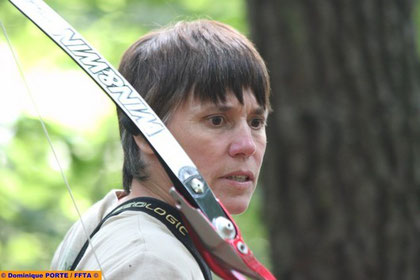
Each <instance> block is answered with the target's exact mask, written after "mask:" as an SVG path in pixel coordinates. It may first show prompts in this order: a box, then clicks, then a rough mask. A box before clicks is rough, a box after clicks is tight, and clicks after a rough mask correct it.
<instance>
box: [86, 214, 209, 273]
mask: <svg viewBox="0 0 420 280" xmlns="http://www.w3.org/2000/svg"><path fill="white" fill-rule="evenodd" d="M92 242H93V244H94V245H95V251H96V254H97V255H98V258H99V260H100V262H101V265H102V269H103V272H104V274H106V275H107V279H108V278H110V279H131V278H130V276H131V275H132V276H133V279H134V277H136V279H138V277H139V275H142V276H143V277H144V278H145V279H166V278H170V279H203V276H202V273H201V270H200V267H199V265H198V264H197V262H196V260H195V259H194V257H193V256H192V255H191V253H190V252H189V251H188V249H187V248H186V247H185V246H184V245H183V244H182V243H181V242H180V241H179V240H178V239H177V238H176V237H175V236H174V235H173V234H172V233H171V232H170V231H169V230H168V229H167V228H166V226H165V225H164V224H163V223H161V222H160V221H158V220H157V219H155V218H153V217H151V216H149V215H148V214H145V213H142V212H133V211H127V212H124V213H121V214H120V215H117V216H114V217H112V218H110V219H109V220H108V221H107V222H106V223H105V224H104V225H103V227H102V228H101V230H100V231H99V232H98V233H97V234H96V235H95V236H94V237H93V239H92ZM93 261H94V258H93V256H91V252H90V250H88V251H87V252H86V255H85V256H84V258H83V259H82V261H81V262H80V267H78V269H79V268H81V269H84V268H86V269H88V268H90V267H92V265H94V264H93V263H92V262H93ZM143 277H141V278H143Z"/></svg>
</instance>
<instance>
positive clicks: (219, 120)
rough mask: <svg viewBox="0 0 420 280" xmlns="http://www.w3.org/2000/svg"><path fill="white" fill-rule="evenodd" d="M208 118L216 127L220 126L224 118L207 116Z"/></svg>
mask: <svg viewBox="0 0 420 280" xmlns="http://www.w3.org/2000/svg"><path fill="white" fill-rule="evenodd" d="M208 120H209V122H210V124H211V125H212V126H216V127H219V126H221V125H222V124H223V123H224V122H225V119H224V117H223V116H211V117H209V118H208Z"/></svg>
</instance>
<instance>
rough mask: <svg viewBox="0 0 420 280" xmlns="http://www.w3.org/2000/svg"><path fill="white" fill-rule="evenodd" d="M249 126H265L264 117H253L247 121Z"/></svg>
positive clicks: (256, 127) (258, 127)
mask: <svg viewBox="0 0 420 280" xmlns="http://www.w3.org/2000/svg"><path fill="white" fill-rule="evenodd" d="M249 126H250V127H251V128H253V129H260V128H262V127H264V126H265V119H263V118H253V119H251V121H250V122H249Z"/></svg>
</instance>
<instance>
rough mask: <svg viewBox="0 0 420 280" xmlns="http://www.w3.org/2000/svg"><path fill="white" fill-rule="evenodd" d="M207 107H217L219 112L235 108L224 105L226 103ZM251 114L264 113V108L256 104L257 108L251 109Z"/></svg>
mask: <svg viewBox="0 0 420 280" xmlns="http://www.w3.org/2000/svg"><path fill="white" fill-rule="evenodd" d="M208 108H209V109H217V110H219V111H220V112H222V113H224V112H227V111H230V110H232V109H234V108H235V106H231V105H226V104H219V105H218V104H214V105H211V106H209V107H208ZM252 113H253V114H256V115H264V114H265V113H266V110H265V109H264V108H263V107H262V106H258V107H257V108H255V109H253V110H252Z"/></svg>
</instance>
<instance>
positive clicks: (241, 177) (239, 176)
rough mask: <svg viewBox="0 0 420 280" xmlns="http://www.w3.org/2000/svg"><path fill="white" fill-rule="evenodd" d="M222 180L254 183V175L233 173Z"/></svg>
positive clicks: (239, 172)
mask: <svg viewBox="0 0 420 280" xmlns="http://www.w3.org/2000/svg"><path fill="white" fill-rule="evenodd" d="M222 178H224V179H228V180H232V181H236V182H240V183H242V182H248V181H252V182H253V181H254V174H253V173H252V172H250V171H234V172H231V173H229V174H226V175H225V176H223V177H222Z"/></svg>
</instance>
